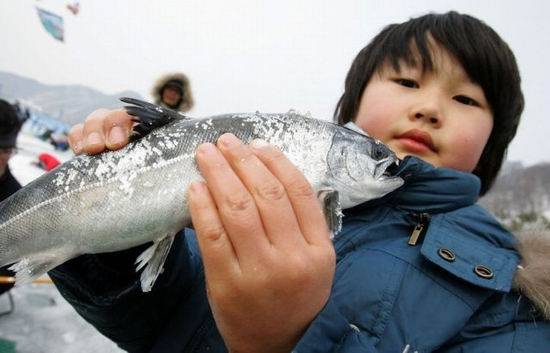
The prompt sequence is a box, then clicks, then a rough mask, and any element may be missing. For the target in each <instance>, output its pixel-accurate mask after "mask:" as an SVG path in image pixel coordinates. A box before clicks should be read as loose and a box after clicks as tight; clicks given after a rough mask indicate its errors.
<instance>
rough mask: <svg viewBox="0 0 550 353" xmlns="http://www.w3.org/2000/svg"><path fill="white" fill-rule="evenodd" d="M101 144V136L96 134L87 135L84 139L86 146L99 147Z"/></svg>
mask: <svg viewBox="0 0 550 353" xmlns="http://www.w3.org/2000/svg"><path fill="white" fill-rule="evenodd" d="M102 143H103V139H102V138H101V135H99V133H97V132H92V133H91V134H89V135H88V137H87V138H86V145H100V144H102Z"/></svg>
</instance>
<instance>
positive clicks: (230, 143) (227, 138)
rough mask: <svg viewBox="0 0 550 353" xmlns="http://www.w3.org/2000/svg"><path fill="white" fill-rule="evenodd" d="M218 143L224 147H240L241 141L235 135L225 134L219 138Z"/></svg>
mask: <svg viewBox="0 0 550 353" xmlns="http://www.w3.org/2000/svg"><path fill="white" fill-rule="evenodd" d="M218 143H219V144H221V145H222V146H223V147H234V146H238V145H239V144H240V143H241V141H240V140H239V139H238V138H237V137H236V136H235V135H233V134H230V133H227V134H223V135H221V136H220V138H218Z"/></svg>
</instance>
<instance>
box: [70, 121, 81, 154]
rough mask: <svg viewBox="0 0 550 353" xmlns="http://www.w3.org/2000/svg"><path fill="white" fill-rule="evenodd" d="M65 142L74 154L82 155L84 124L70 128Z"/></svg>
mask: <svg viewBox="0 0 550 353" xmlns="http://www.w3.org/2000/svg"><path fill="white" fill-rule="evenodd" d="M67 140H68V142H69V146H70V147H71V149H72V150H73V152H74V153H75V154H80V153H82V146H83V145H84V124H76V125H74V126H73V127H71V130H69V135H68V136H67Z"/></svg>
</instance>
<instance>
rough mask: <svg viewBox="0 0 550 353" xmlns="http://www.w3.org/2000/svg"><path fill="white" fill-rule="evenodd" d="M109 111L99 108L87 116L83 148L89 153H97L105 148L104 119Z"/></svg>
mask: <svg viewBox="0 0 550 353" xmlns="http://www.w3.org/2000/svg"><path fill="white" fill-rule="evenodd" d="M108 113H109V110H107V109H98V110H96V111H94V112H93V113H91V114H90V115H88V116H87V117H86V121H85V122H84V132H83V133H84V145H83V146H82V150H83V151H84V152H85V153H87V154H97V153H100V152H103V151H104V150H105V133H104V132H103V120H104V119H105V117H106V116H107V114H108Z"/></svg>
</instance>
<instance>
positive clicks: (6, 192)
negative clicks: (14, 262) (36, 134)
mask: <svg viewBox="0 0 550 353" xmlns="http://www.w3.org/2000/svg"><path fill="white" fill-rule="evenodd" d="M20 129H21V121H20V120H19V117H18V115H17V112H16V110H15V108H14V107H13V106H12V105H11V104H10V103H8V102H6V101H5V100H2V99H0V202H2V201H3V200H4V199H7V198H8V197H9V196H10V195H12V194H13V193H15V192H16V191H17V190H19V189H20V188H21V184H19V182H18V181H17V180H16V179H15V178H14V176H13V175H12V174H11V172H10V168H9V165H8V161H9V160H10V158H11V156H13V155H14V154H15V153H16V147H15V142H16V140H17V135H18V134H19V130H20ZM7 267H8V266H6V267H0V276H13V272H11V271H9V270H8V269H7ZM12 287H13V284H0V295H1V294H3V293H4V292H7V291H8V290H10V289H11V288H12Z"/></svg>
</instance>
